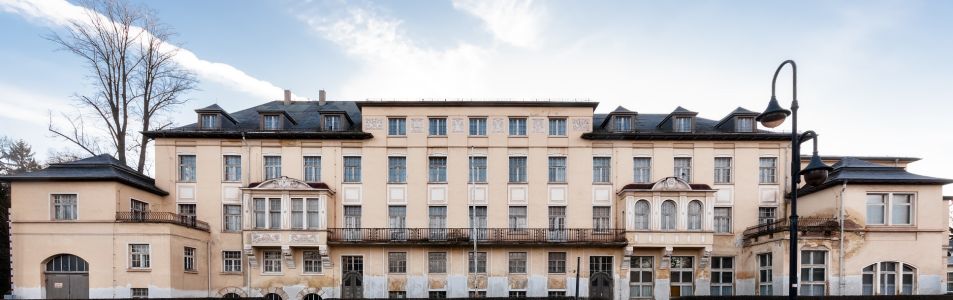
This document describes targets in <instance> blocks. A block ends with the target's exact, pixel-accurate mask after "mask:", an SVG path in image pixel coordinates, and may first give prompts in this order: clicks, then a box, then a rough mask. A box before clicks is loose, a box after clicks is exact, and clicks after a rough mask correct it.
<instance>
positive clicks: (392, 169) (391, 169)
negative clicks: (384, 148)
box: [387, 156, 407, 183]
mask: <svg viewBox="0 0 953 300" xmlns="http://www.w3.org/2000/svg"><path fill="white" fill-rule="evenodd" d="M387 182H388V183H407V158H406V157H403V156H391V157H388V158H387Z"/></svg>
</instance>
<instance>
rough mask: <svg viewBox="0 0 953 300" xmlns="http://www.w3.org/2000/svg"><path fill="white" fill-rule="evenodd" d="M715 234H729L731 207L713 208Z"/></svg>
mask: <svg viewBox="0 0 953 300" xmlns="http://www.w3.org/2000/svg"><path fill="white" fill-rule="evenodd" d="M714 221H715V232H716V233H730V232H731V207H715V219H714Z"/></svg>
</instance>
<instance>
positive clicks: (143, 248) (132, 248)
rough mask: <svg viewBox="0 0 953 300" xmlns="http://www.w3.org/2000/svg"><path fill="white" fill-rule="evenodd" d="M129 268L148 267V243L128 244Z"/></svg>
mask: <svg viewBox="0 0 953 300" xmlns="http://www.w3.org/2000/svg"><path fill="white" fill-rule="evenodd" d="M129 268H130V269H148V268H150V259H149V245H148V244H129Z"/></svg>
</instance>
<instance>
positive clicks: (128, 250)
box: [126, 242, 152, 271]
mask: <svg viewBox="0 0 953 300" xmlns="http://www.w3.org/2000/svg"><path fill="white" fill-rule="evenodd" d="M132 245H146V246H149V252H148V253H146V254H147V255H149V267H148V268H133V267H132ZM126 270H131V271H151V270H152V244H150V243H146V242H128V243H126Z"/></svg>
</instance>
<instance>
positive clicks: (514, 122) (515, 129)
mask: <svg viewBox="0 0 953 300" xmlns="http://www.w3.org/2000/svg"><path fill="white" fill-rule="evenodd" d="M525 135H526V118H510V136H525Z"/></svg>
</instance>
